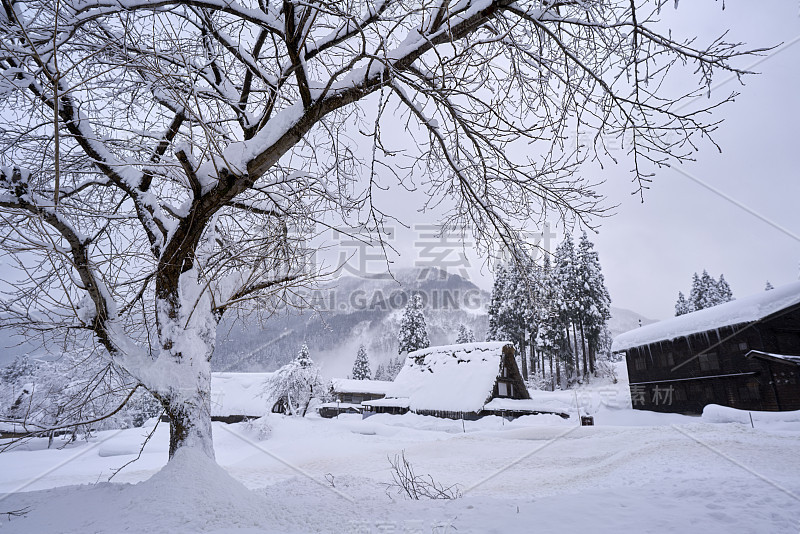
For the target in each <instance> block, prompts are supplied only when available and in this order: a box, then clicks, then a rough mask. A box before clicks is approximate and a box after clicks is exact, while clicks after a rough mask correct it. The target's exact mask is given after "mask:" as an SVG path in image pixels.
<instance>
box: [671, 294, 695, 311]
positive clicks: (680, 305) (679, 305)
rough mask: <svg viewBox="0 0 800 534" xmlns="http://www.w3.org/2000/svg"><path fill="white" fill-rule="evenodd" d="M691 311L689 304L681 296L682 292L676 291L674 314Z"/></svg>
mask: <svg viewBox="0 0 800 534" xmlns="http://www.w3.org/2000/svg"><path fill="white" fill-rule="evenodd" d="M691 311H692V309H691V306H690V305H689V302H687V300H686V298H685V297H684V296H683V292H682V291H678V302H676V303H675V316H676V317H677V316H678V315H686V314H687V313H691Z"/></svg>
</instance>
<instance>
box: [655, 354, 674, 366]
mask: <svg viewBox="0 0 800 534" xmlns="http://www.w3.org/2000/svg"><path fill="white" fill-rule="evenodd" d="M659 359H660V361H661V366H662V367H672V366H673V365H675V359H674V358H673V357H672V353H671V352H662V353H661V356H660V357H659Z"/></svg>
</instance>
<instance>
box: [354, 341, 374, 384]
mask: <svg viewBox="0 0 800 534" xmlns="http://www.w3.org/2000/svg"><path fill="white" fill-rule="evenodd" d="M353 378H354V379H356V380H369V379H370V378H372V371H370V368H369V357H368V356H367V349H366V347H364V344H363V343H362V344H361V345H360V346H359V347H358V354H356V361H355V362H354V363H353Z"/></svg>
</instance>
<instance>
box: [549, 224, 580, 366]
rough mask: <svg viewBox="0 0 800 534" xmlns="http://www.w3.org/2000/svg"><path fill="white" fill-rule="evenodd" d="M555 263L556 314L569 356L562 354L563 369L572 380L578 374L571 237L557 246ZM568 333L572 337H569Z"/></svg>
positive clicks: (574, 256)
mask: <svg viewBox="0 0 800 534" xmlns="http://www.w3.org/2000/svg"><path fill="white" fill-rule="evenodd" d="M555 258H556V263H555V267H554V283H555V284H556V285H557V286H558V291H557V295H558V313H559V314H560V316H561V317H560V321H561V323H562V324H563V325H564V328H565V334H566V339H567V343H568V345H569V355H566V354H564V355H563V357H564V358H565V361H564V364H565V369H566V370H567V372H568V373H569V375H571V376H572V377H573V378H577V376H578V374H579V370H580V369H579V368H580V363H579V361H578V354H579V351H578V347H577V342H576V340H577V335H576V329H575V328H574V326H575V325H576V324H577V322H578V317H579V302H578V276H577V258H576V255H575V244H574V243H573V241H572V236H571V235H569V234H567V235H566V236H565V237H564V241H562V242H561V244H559V245H558V247H557V248H556V252H555ZM570 331H571V332H572V336H570Z"/></svg>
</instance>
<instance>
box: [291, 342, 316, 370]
mask: <svg viewBox="0 0 800 534" xmlns="http://www.w3.org/2000/svg"><path fill="white" fill-rule="evenodd" d="M295 360H296V361H297V364H298V365H299V366H300V367H310V366H312V365H314V362H313V360H312V359H311V356H309V353H308V345H307V344H306V343H305V342H303V344H302V345H301V346H300V350H299V351H298V352H297V358H295Z"/></svg>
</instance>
